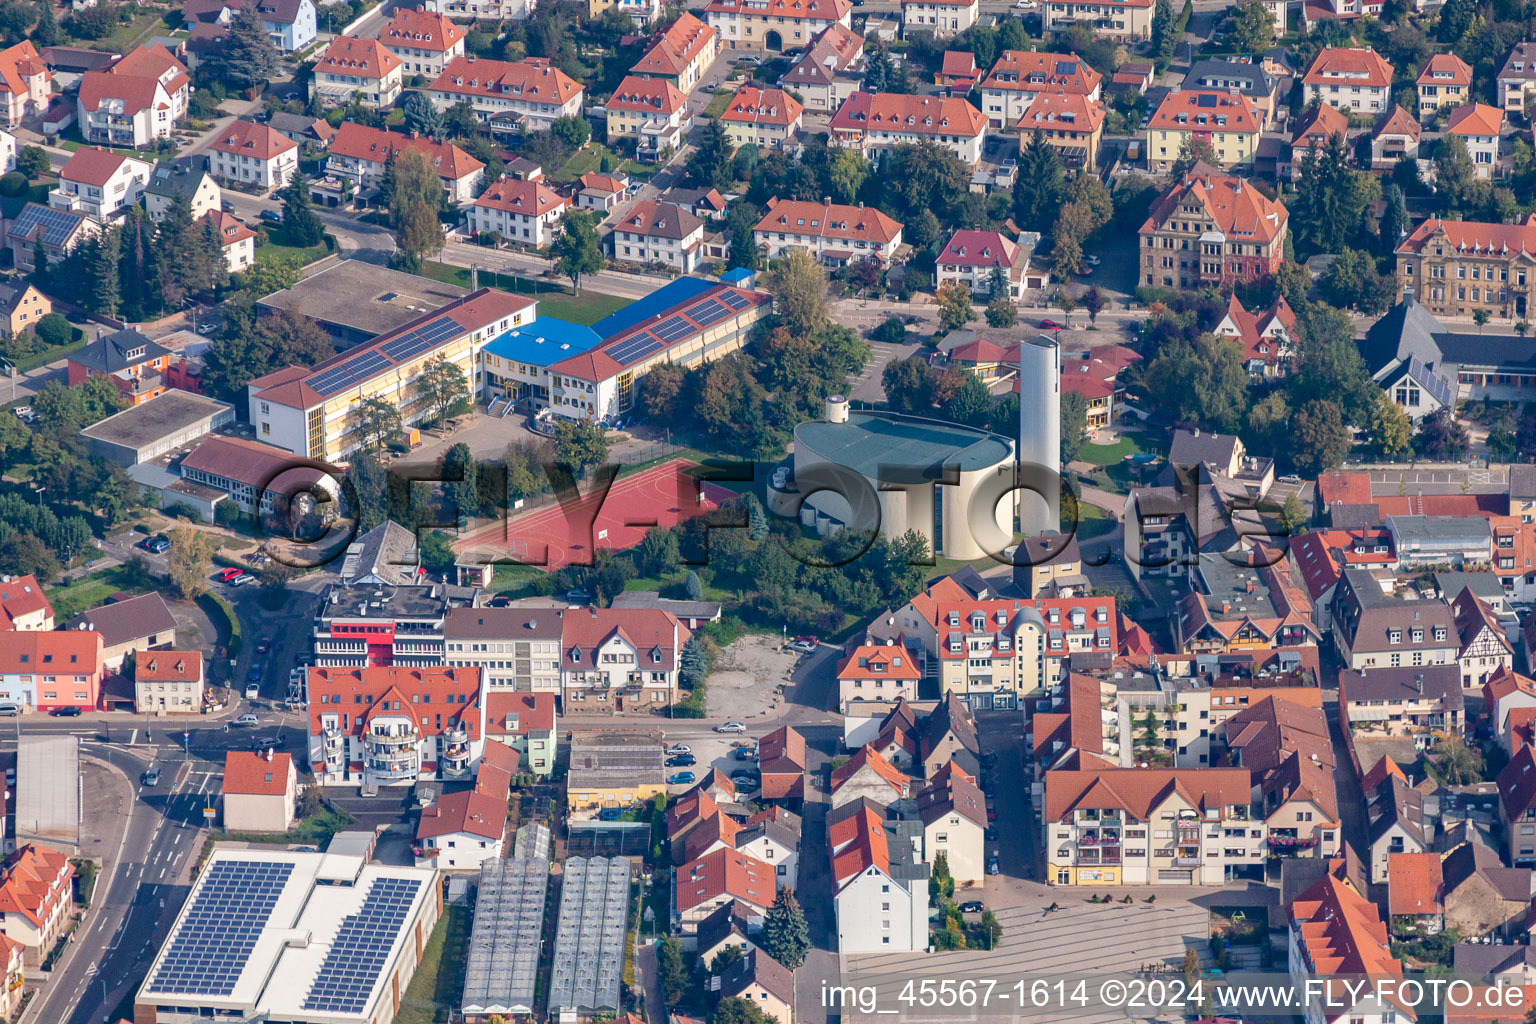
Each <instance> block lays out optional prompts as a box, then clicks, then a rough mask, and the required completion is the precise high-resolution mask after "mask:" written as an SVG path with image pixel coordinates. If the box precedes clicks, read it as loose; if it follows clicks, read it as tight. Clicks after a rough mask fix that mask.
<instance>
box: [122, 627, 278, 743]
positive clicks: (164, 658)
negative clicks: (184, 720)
mask: <svg viewBox="0 0 1536 1024" xmlns="http://www.w3.org/2000/svg"><path fill="white" fill-rule="evenodd" d="M133 678H134V680H135V681H136V682H140V683H147V682H153V683H191V682H196V681H197V680H199V679H202V678H203V655H202V652H201V651H144V652H143V653H142V654H140V655H139V656H138V658H137V660H136V661H135V662H134V666H133ZM284 756H287V755H284Z"/></svg>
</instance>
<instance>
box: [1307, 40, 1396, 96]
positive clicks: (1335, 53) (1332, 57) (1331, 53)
mask: <svg viewBox="0 0 1536 1024" xmlns="http://www.w3.org/2000/svg"><path fill="white" fill-rule="evenodd" d="M1301 80H1302V82H1303V84H1306V85H1349V86H1352V87H1366V88H1373V89H1385V88H1389V87H1390V86H1391V85H1392V65H1391V64H1388V63H1387V62H1386V61H1385V60H1384V59H1383V58H1382V56H1381V54H1379V53H1377V52H1376V51H1375V50H1372V49H1365V50H1361V49H1346V48H1344V47H1338V46H1329V47H1325V48H1324V49H1322V50H1320V51H1318V54H1317V57H1316V58H1314V59H1313V61H1312V66H1311V67H1309V68H1307V73H1306V74H1305V75H1304V76H1302V79H1301Z"/></svg>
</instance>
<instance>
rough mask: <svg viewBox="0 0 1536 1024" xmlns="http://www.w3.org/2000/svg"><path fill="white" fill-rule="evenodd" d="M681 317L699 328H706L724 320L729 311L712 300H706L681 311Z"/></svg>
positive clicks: (729, 313)
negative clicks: (684, 317)
mask: <svg viewBox="0 0 1536 1024" xmlns="http://www.w3.org/2000/svg"><path fill="white" fill-rule="evenodd" d="M683 315H684V316H686V317H687V318H688V319H690V320H692V321H693V322H694V323H696V324H698V325H699V326H700V327H708V326H709V325H710V324H712V323H714V322H716V321H717V320H724V319H725V318H726V317H728V316H730V315H731V311H730V310H729V309H727V308H725V307H724V306H722V305H721V304H720V303H719V302H717V301H715V300H714V299H706V300H704V301H703V302H701V303H699V304H698V305H697V306H692V307H690V308H688V309H685V310H683Z"/></svg>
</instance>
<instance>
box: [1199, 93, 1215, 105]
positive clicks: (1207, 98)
mask: <svg viewBox="0 0 1536 1024" xmlns="http://www.w3.org/2000/svg"><path fill="white" fill-rule="evenodd" d="M1216 100H1217V97H1216V96H1214V95H1212V94H1211V93H1208V92H1206V93H1201V94H1200V95H1199V96H1196V97H1195V106H1197V107H1214V106H1215V105H1216Z"/></svg>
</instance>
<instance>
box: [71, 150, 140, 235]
mask: <svg viewBox="0 0 1536 1024" xmlns="http://www.w3.org/2000/svg"><path fill="white" fill-rule="evenodd" d="M152 170H153V168H152V167H151V165H150V164H147V163H145V162H144V161H143V160H135V159H134V158H133V157H131V156H128V155H127V154H125V153H113V152H110V151H109V150H105V149H96V148H94V147H91V146H87V147H85V148H82V149H78V150H76V151H75V152H74V154H73V155H72V156H70V158H69V159H68V160H67V161H65V163H64V166H63V167H62V168H60V169H59V183H58V185H56V186H54V188H53V190H52V191H50V192H49V193H48V205H49V206H50V207H52V208H53V209H55V210H68V211H70V212H73V213H83V214H85V215H86V216H87V217H90V218H91V219H92V220H94V221H96V222H97V223H99V224H111V223H115V222H117V221H120V220H122V219H123V217H124V216H126V215H127V212H128V207H130V206H136V205H137V204H138V202H139V197H141V196H142V195H143V194H144V188H145V186H147V185H148V184H149V176H150V173H151V171H152Z"/></svg>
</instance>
